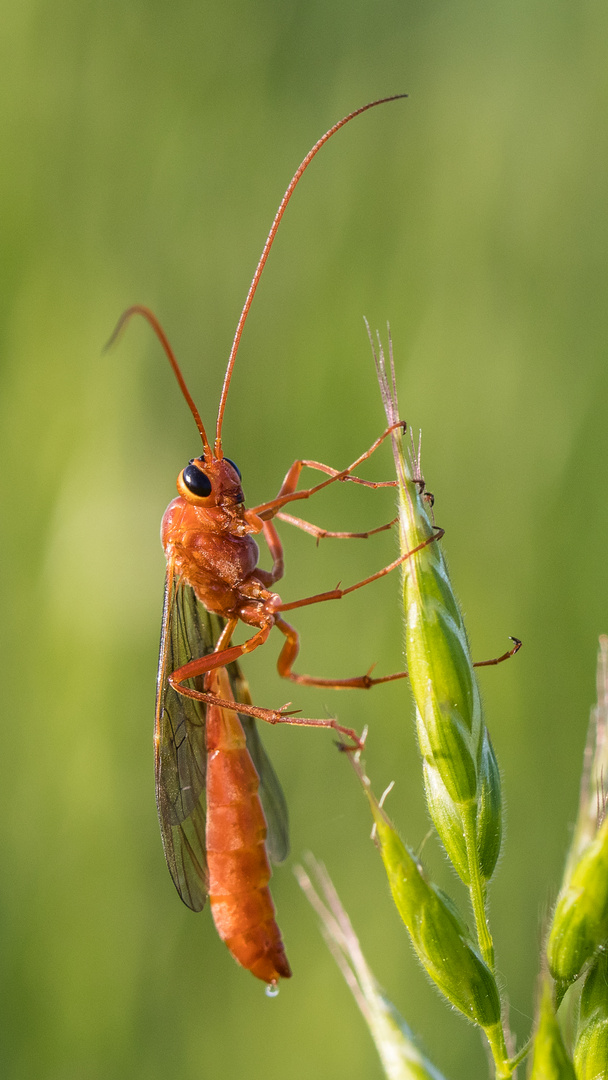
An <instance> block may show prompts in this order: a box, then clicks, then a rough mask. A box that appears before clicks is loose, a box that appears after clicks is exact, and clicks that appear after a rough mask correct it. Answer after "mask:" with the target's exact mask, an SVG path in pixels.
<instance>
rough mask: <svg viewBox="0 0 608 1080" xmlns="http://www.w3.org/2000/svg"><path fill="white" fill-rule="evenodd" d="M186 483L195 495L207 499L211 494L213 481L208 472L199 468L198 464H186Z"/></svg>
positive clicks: (184, 475)
mask: <svg viewBox="0 0 608 1080" xmlns="http://www.w3.org/2000/svg"><path fill="white" fill-rule="evenodd" d="M182 475H183V477H184V484H185V485H186V487H187V488H188V491H191V492H192V494H193V495H198V497H199V498H200V499H206V498H207V496H208V495H210V494H211V481H210V479H209V477H208V476H207V474H206V473H204V472H201V470H200V469H197V467H196V465H193V464H190V465H186V468H185V469H184V472H183V474H182Z"/></svg>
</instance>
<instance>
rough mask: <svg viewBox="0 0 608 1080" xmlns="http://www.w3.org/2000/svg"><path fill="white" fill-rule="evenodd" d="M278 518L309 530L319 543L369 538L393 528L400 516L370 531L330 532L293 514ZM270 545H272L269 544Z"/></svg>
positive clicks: (282, 515)
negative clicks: (327, 540)
mask: <svg viewBox="0 0 608 1080" xmlns="http://www.w3.org/2000/svg"><path fill="white" fill-rule="evenodd" d="M277 518H279V520H280V521H286V522H287V524H288V525H293V526H295V528H296V529H302V531H303V532H307V533H308V534H309V535H310V536H315V537H316V539H317V543H319V540H326V539H329V540H367V538H368V536H375V535H376V533H381V532H386V531H387V530H388V529H392V527H393V525H395V524H396V523H397V522H398V521H399V518H393V520H392V521H389V522H388V523H387V524H386V525H379V526H378V528H377V529H370V530H369V532H359V533H357V532H330V531H329V530H328V529H321V528H320V527H319V526H318V525H313V524H312V522H310V521H304V520H303V519H302V518H297V517H293V515H292V514H283V513H281V512H280V513H278V514H277ZM269 546H270V545H269Z"/></svg>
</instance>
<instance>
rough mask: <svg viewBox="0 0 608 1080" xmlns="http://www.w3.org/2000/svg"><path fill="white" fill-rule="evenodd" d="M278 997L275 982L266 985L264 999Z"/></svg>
mask: <svg viewBox="0 0 608 1080" xmlns="http://www.w3.org/2000/svg"><path fill="white" fill-rule="evenodd" d="M278 996H279V988H278V986H277V984H276V982H272V983H268V986H267V987H266V997H269V998H275V997H278Z"/></svg>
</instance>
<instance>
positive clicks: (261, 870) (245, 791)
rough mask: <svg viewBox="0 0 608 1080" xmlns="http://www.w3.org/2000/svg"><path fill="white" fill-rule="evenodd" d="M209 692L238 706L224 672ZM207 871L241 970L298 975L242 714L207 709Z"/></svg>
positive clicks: (211, 681) (218, 921)
mask: <svg viewBox="0 0 608 1080" xmlns="http://www.w3.org/2000/svg"><path fill="white" fill-rule="evenodd" d="M205 685H206V688H207V690H209V691H210V693H212V694H216V695H217V696H218V697H222V698H224V699H226V698H229V699H232V696H233V695H232V692H231V689H230V683H229V680H228V675H227V673H226V670H225V668H221V669H219V670H218V671H214V672H211V673H210V675H209V676H208V677H207V680H206V684H205ZM206 739H207V755H208V756H207V826H206V846H207V866H208V870H209V902H210V906H211V913H212V915H213V920H214V922H215V925H216V927H217V932H218V934H219V935H220V937H221V938H222V941H224V942H225V943H226V945H227V946H228V948H229V949H230V952H231V953H232V955H233V956H234V958H235V960H237V961H238V963H239V964H242V966H243V967H244V968H247V970H248V971H251V973H252V974H253V975H256V976H257V978H258V979H263V981H264V982H267V983H276V982H277V981H278V979H279V978H283V979H288V978H289V977H290V976H291V969H290V967H289V962H288V960H287V957H286V955H285V949H284V947H283V941H282V939H281V932H280V930H279V928H278V926H277V924H276V921H275V917H274V905H273V902H272V897H271V895H270V890H269V888H268V882H269V880H270V866H269V863H268V857H267V855H266V847H265V839H266V821H265V819H264V813H263V811H262V805H261V803H260V799H259V796H258V787H259V778H258V774H257V772H256V770H255V768H254V765H253V762H252V760H251V758H250V756H249V753H248V751H247V747H246V743H245V735H244V733H243V729H242V727H241V723H240V720H239V718H238V716H237V714H236V713H235V712H232V710H229V709H221V708H218V707H217V706H215V705H208V706H207V731H206Z"/></svg>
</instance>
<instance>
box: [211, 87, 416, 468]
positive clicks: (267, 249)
mask: <svg viewBox="0 0 608 1080" xmlns="http://www.w3.org/2000/svg"><path fill="white" fill-rule="evenodd" d="M405 97H407V94H393V95H392V96H391V97H385V98H379V99H378V101H370V102H368V104H367V105H362V106H361V108H360V109H355V111H354V112H351V113H349V114H348V116H344V117H343V118H342V120H338V123H337V124H334V126H333V127H330V129H329V131H326V132H325V135H322V136H321V138H320V139H319V141H318V142H316V143H315V145H314V146H313V148H312V150H309V151H308V153H307V155H306V157H305V158H304V160H303V162H302V164H301V165H300V166H299V168H298V169H297V170H296V172H295V173H294V175H293V178H292V180H291V183H290V184H289V187H288V188H287V191H286V192H285V194H284V195H283V198H282V199H281V204H280V206H279V209H278V210H277V212H276V215H275V219H274V221H273V223H272V227H271V229H270V232H269V233H268V237H267V238H266V243H265V244H264V250H263V251H262V254H261V256H260V261H259V263H258V265H257V267H256V271H255V274H254V275H253V279H252V282H251V285H250V286H249V292H248V293H247V299H246V300H245V306H244V307H243V310H242V312H241V317H240V319H239V321H238V324H237V328H236V332H235V335H234V341H233V342H232V349H231V350H230V356H229V358H228V366H227V368H226V374H225V376H224V385H223V387H222V396H221V398H220V405H219V409H218V413H217V428H216V436H215V456H216V457H217V458H221V457H222V422H223V419H224V409H225V408H226V398H227V397H228V388H229V386H230V380H231V378H232V369H233V368H234V361H235V359H236V354H237V351H238V347H239V343H240V340H241V334H242V333H243V327H244V325H245V320H246V318H247V315H248V314H249V308H250V307H251V303H252V300H253V297H254V296H255V291H256V289H257V287H258V282H259V280H260V278H261V276H262V270H263V269H264V266H265V264H266V259H267V258H268V255H269V253H270V249H271V247H272V244H273V241H274V238H275V236H276V233H277V229H278V227H279V224H280V222H281V218H282V217H283V214H284V213H285V208H286V206H287V203H288V202H289V200H290V199H291V196H292V195H293V193H294V190H295V188H296V185H297V183H298V180H299V179H300V177H301V176H302V173H303V172H304V171H305V170H306V168H307V167H308V166H309V165H310V162H311V161H312V159H313V158H314V156H315V154H318V152H319V150H320V149H321V147H322V146H323V144H324V143H326V142H327V140H328V139H331V137H332V135H335V133H336V131H339V130H340V128H341V127H344V125H345V124H348V122H349V120H354V118H355V116H360V115H361V113H364V112H367V110H368V109H373V108H375V106H376V105H384V104H385V103H386V102H387V101H398V100H399V99H400V98H405Z"/></svg>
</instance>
